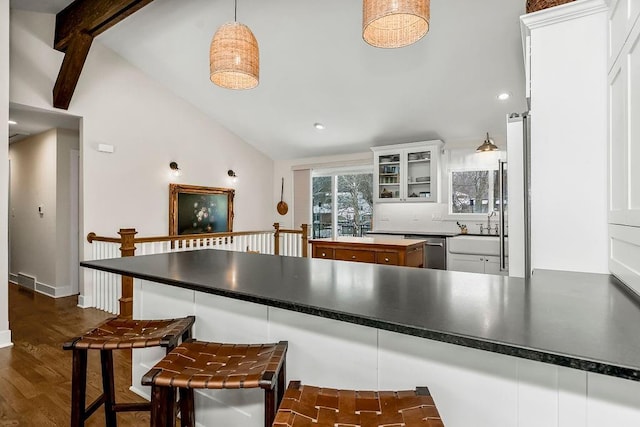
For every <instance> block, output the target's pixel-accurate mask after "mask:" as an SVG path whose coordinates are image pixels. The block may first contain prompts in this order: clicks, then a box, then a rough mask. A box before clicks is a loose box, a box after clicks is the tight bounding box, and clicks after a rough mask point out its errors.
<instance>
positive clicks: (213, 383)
mask: <svg viewBox="0 0 640 427" xmlns="http://www.w3.org/2000/svg"><path fill="white" fill-rule="evenodd" d="M286 354H287V342H286V341H280V342H279V343H276V344H221V343H212V342H204V341H186V342H183V343H182V344H180V345H179V346H177V347H176V348H175V349H173V350H172V351H171V352H169V353H168V354H167V355H166V356H165V357H164V359H162V360H161V361H160V362H158V363H157V364H156V365H155V366H154V367H153V368H152V369H151V370H150V371H149V372H147V373H146V374H145V375H144V376H143V377H142V384H143V385H150V386H151V426H152V427H169V426H171V427H174V426H175V419H176V412H175V411H176V409H175V405H172V404H171V402H174V401H175V398H176V391H179V397H180V418H181V425H182V426H183V427H187V426H188V427H192V426H194V425H195V407H194V389H210V390H211V389H239V388H257V387H260V388H262V389H264V391H265V406H264V414H265V416H264V419H265V420H264V425H265V426H266V427H270V426H271V425H272V424H273V420H274V417H275V413H276V411H277V409H278V406H279V404H280V401H281V400H282V395H283V394H284V387H285V375H286V363H285V362H286Z"/></svg>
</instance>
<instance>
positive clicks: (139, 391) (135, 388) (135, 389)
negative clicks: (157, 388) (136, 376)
mask: <svg viewBox="0 0 640 427" xmlns="http://www.w3.org/2000/svg"><path fill="white" fill-rule="evenodd" d="M129 390H131V391H132V392H134V393H135V394H137V395H138V396H140V397H142V398H144V399H147V400H151V395H150V394H149V393H148V392H147V391H145V390H144V389H142V388H141V386H135V385H132V386H131V387H129Z"/></svg>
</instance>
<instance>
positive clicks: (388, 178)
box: [374, 152, 402, 200]
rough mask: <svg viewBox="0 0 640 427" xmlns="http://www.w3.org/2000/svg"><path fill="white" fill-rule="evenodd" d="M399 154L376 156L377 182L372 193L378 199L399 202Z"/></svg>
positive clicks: (400, 170) (400, 167)
mask: <svg viewBox="0 0 640 427" xmlns="http://www.w3.org/2000/svg"><path fill="white" fill-rule="evenodd" d="M400 160H401V159H400V153H399V152H398V153H390V154H378V159H377V162H376V163H377V165H378V182H377V183H376V184H375V188H374V191H377V196H378V198H379V199H384V200H400V197H401V194H400V182H401V180H400V173H401V172H402V165H401V163H400Z"/></svg>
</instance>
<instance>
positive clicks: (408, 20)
mask: <svg viewBox="0 0 640 427" xmlns="http://www.w3.org/2000/svg"><path fill="white" fill-rule="evenodd" d="M362 6H363V7H362V12H363V13H362V18H363V19H362V38H363V39H364V41H366V42H367V43H369V44H370V45H371V46H375V47H383V48H394V47H403V46H407V45H410V44H411V43H414V42H416V41H418V40H420V39H421V38H422V37H423V36H424V35H425V34H427V32H428V31H429V19H430V17H431V12H430V6H431V0H363V4H362Z"/></svg>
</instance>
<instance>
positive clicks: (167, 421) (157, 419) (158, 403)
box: [151, 386, 176, 427]
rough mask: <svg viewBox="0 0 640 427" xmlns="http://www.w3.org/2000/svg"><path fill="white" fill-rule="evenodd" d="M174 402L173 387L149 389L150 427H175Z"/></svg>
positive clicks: (153, 387)
mask: <svg viewBox="0 0 640 427" xmlns="http://www.w3.org/2000/svg"><path fill="white" fill-rule="evenodd" d="M175 400H176V394H175V389H174V388H173V387H159V386H152V387H151V427H175V425H176V405H175Z"/></svg>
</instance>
